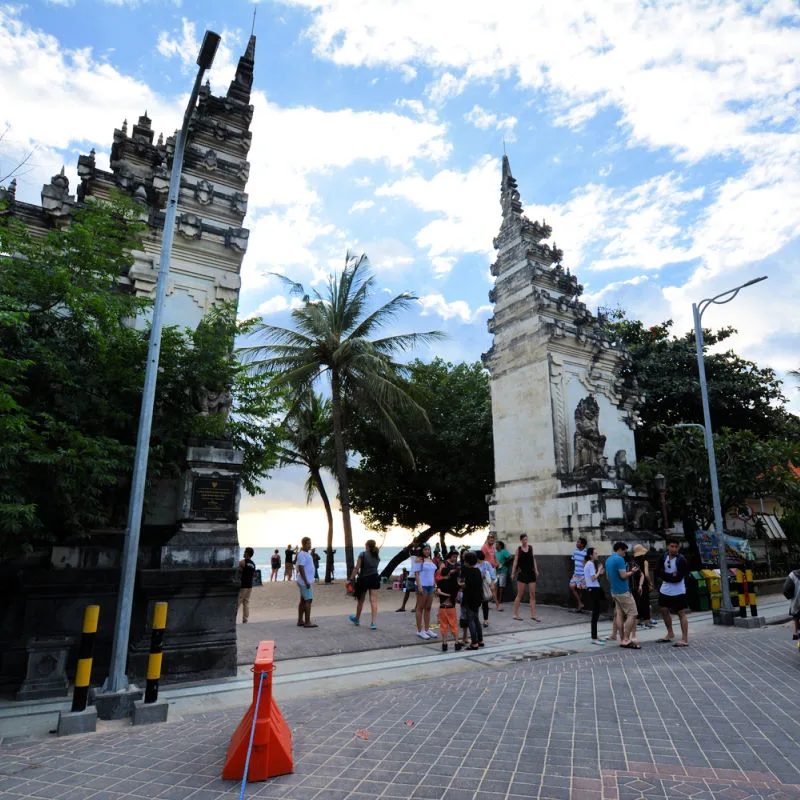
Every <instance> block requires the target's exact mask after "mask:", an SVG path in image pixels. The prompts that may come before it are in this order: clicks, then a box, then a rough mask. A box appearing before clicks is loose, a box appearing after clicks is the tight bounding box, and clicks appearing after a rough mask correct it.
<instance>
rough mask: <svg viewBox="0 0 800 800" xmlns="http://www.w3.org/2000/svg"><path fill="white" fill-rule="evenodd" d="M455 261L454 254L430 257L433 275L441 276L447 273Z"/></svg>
mask: <svg viewBox="0 0 800 800" xmlns="http://www.w3.org/2000/svg"><path fill="white" fill-rule="evenodd" d="M456 261H457V259H456V258H455V256H435V257H434V258H432V259H431V264H432V266H433V273H434V275H436V277H437V278H443V277H444V276H445V275H448V274H449V273H450V272H451V271H452V269H453V267H454V266H455V264H456Z"/></svg>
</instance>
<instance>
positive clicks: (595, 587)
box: [583, 547, 606, 645]
mask: <svg viewBox="0 0 800 800" xmlns="http://www.w3.org/2000/svg"><path fill="white" fill-rule="evenodd" d="M583 569H584V572H583V575H584V579H585V582H586V596H587V598H588V600H589V607H590V608H591V609H592V621H591V634H592V644H597V645H604V644H605V643H606V640H605V639H601V638H600V637H599V636H598V635H597V621H598V620H599V619H600V614H601V613H602V612H603V611H605V609H606V593H605V592H604V591H603V587H602V586H601V585H600V582H599V580H598V578H599V577H600V576H601V575H603V574H604V573H605V569H604V567H603V565H602V564H600V563H598V561H597V550H595V548H594V547H587V548H586V559H585V561H584V564H583Z"/></svg>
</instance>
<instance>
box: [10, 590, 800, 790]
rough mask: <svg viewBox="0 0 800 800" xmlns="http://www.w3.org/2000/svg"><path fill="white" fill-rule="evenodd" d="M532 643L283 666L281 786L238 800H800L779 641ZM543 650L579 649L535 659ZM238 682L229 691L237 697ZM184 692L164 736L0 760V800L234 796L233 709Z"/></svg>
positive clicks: (558, 636) (783, 638)
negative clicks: (638, 646) (209, 707)
mask: <svg viewBox="0 0 800 800" xmlns="http://www.w3.org/2000/svg"><path fill="white" fill-rule="evenodd" d="M782 605H785V602H784V603H783V604H782ZM776 607H777V606H776ZM765 610H768V609H765ZM398 616H400V615H398ZM662 631H663V628H662ZM530 636H531V638H530V639H529V640H527V641H519V642H517V641H515V639H516V638H517V637H514V636H511V637H508V638H506V637H503V636H497V637H494V638H493V640H492V641H491V642H490V643H487V648H485V650H484V651H481V652H480V653H479V654H478V655H476V656H472V655H468V656H465V655H464V654H458V656H459V657H458V658H456V657H455V654H448V655H444V654H441V653H437V652H436V648H437V647H438V645H434V644H430V645H426V646H424V647H423V648H412V649H410V650H408V651H407V652H406V653H397V652H396V651H389V652H386V651H382V652H380V653H374V652H373V653H360V654H349V655H344V656H343V655H338V656H330V657H328V658H327V659H323V658H320V660H319V662H317V660H316V659H315V660H314V663H313V664H311V663H309V661H308V660H307V659H303V660H300V661H296V662H292V663H291V664H290V663H283V664H280V665H279V667H278V670H277V677H276V681H275V693H276V696H278V698H279V702H280V705H281V708H282V710H283V713H284V715H285V717H286V718H287V720H288V722H289V725H290V727H291V728H292V732H293V740H294V756H295V773H294V774H293V775H289V776H284V777H280V778H275V779H272V780H270V781H268V782H266V783H264V784H251V785H248V787H247V792H246V795H245V796H246V798H250V797H283V798H289V799H291V798H298V799H300V798H302V800H311V799H312V798H318V799H319V800H338V798H353V800H356V798H361V800H366V799H367V798H372V799H373V800H374V798H378V797H381V798H384V797H385V798H393V797H396V798H444V799H445V800H462V798H469V797H474V798H479V799H480V800H521V799H522V798H531V797H539V798H552V799H553V800H558V798H570V797H572V798H586V800H600V798H606V799H607V800H627V798H648V799H649V798H673V797H674V798H678V797H681V798H685V797H694V798H701V800H702V799H704V798H715V799H716V798H720V800H722V798H726V797H728V798H739V800H745V799H746V798H764V797H772V798H776V799H777V798H780V797H783V798H800V766H799V765H800V736H798V733H797V730H796V723H797V712H796V709H797V707H798V701H797V698H798V696H800V652H798V650H797V648H796V647H795V646H794V644H793V643H792V642H791V634H790V632H789V630H788V629H786V628H777V629H766V630H753V631H745V630H738V629H719V628H714V627H712V626H711V625H710V623H709V622H708V621H707V620H703V619H701V618H700V616H698V617H696V618H695V620H694V622H693V625H692V628H691V641H692V646H691V647H689V648H686V649H683V650H681V649H677V648H673V647H671V646H669V645H665V644H656V643H655V641H654V640H655V634H653V633H650V632H648V634H647V635H646V636H644V635H643V636H642V637H641V638H642V641H643V649H642V650H641V651H626V650H620V649H619V648H618V647H611V646H609V645H607V646H606V647H604V648H597V647H595V648H592V647H591V645H588V644H586V640H587V632H584V631H582V630H581V629H580V628H578V629H576V628H575V627H574V626H567V627H565V628H563V629H560V630H555V629H554V630H552V631H550V632H542V633H536V634H530ZM519 638H527V637H522V635H519ZM556 640H558V641H556ZM559 642H561V644H559ZM553 649H557V650H560V651H561V652H564V651H567V650H572V649H581V650H584V649H586V650H587V652H579V653H577V654H575V655H570V656H566V657H560V658H548V659H541V660H536V659H535V658H534V656H536V655H538V654H542V653H545V652H548V651H550V652H552V651H553ZM588 650H591V651H592V652H591V653H590V652H588ZM392 653H394V654H395V657H394V658H392V655H391V654H392ZM400 656H402V657H400ZM337 663H338V666H334V665H335V664H337ZM303 666H305V668H303ZM309 667H311V669H309ZM337 672H339V673H340V675H339V677H337V675H336V674H334V673H337ZM396 673H400V674H401V677H402V679H404V680H408V679H409V678H410V679H412V680H414V683H413V685H411V684H409V683H394V682H392V681H394V680H395V675H396ZM415 674H416V675H418V677H416V678H415ZM250 681H251V679H250V680H244V681H239V683H241V684H242V686H241V687H240V688H239V689H237V691H239V692H242V693H243V696H246V697H247V698H248V699H249V694H250V685H251V682H250ZM337 681H338V683H337ZM347 681H351V683H349V684H348V683H347ZM352 681H356V682H357V683H355V684H354V683H352ZM382 681H383V682H387V683H388V685H385V684H384V685H376V684H380V682H382ZM389 682H390V683H389ZM345 685H349V686H351V687H352V686H354V685H355V686H358V687H359V688H357V689H355V690H353V689H352V688H351V689H350V690H344V691H343V690H342V687H344V686H345ZM315 686H317V687H324V692H323V694H322V696H318V695H316V694H314V693H313V689H314V687H315ZM337 686H338V687H339V689H338V690H337V688H336V687H337ZM186 691H190V690H189V689H187V688H184V689H172V690H169V691H168V692H165V695H171V698H170V699H171V702H172V703H173V707H172V708H171V711H170V722H169V723H168V724H166V725H160V726H153V727H148V728H144V729H132V728H130V727H122V726H119V727H117V728H116V729H108V730H106V731H105V732H102V733H97V734H90V735H86V736H80V737H74V738H68V739H62V740H21V741H12V742H10V743H8V744H3V745H0V798H6V799H8V798H14V800H22V799H23V798H25V799H26V800H27V798H33V797H38V798H44V797H47V798H64V799H65V800H78V799H79V800H134V798H137V799H141V798H165V800H170V799H174V800H183V799H184V798H190V799H191V800H212V798H220V797H235V796H238V792H239V787H238V784H236V785H234V784H231V783H225V782H223V781H222V780H221V779H220V778H219V775H220V774H221V768H222V761H223V759H224V754H225V750H226V748H227V744H228V740H229V737H230V734H231V733H232V731H233V729H234V728H235V726H236V724H237V722H238V720H239V719H240V717H241V713H242V711H243V708H238V709H235V710H230V709H220V710H213V711H209V712H208V713H202V714H197V713H192V712H193V711H196V709H197V707H198V703H200V702H203V703H209V701H210V696H209V695H205V696H201V695H196V696H195V697H194V699H193V700H192V701H191V702H188V701H187V703H186V704H184V705H182V701H180V699H179V698H178V697H177V695H176V694H175V693H177V692H186ZM407 723H411V724H410V725H409V724H407ZM360 729H365V730H367V731H368V732H369V738H368V739H361V738H358V737H356V736H355V731H357V730H360Z"/></svg>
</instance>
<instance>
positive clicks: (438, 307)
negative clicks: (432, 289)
mask: <svg viewBox="0 0 800 800" xmlns="http://www.w3.org/2000/svg"><path fill="white" fill-rule="evenodd" d="M419 304H420V305H421V306H422V311H421V312H420V314H421V315H422V316H423V317H427V316H430V315H431V314H435V315H436V316H438V317H441V318H442V319H443V320H444V321H445V322H446V321H447V320H450V319H457V320H460V321H461V322H465V323H472V322H475V321H476V320H477V319H478V317H481V316H483V315H484V314H487V313H489V314H491V312H492V310H493V309H492V306H489V305H484V306H478V308H476V309H475V311H472V310H471V309H470V307H469V304H468V303H467V302H466V301H464V300H452V301H450V302H448V301H447V300H445V299H444V297H443V296H442V295H441V294H426V295H423V296H422V297H420V298H419Z"/></svg>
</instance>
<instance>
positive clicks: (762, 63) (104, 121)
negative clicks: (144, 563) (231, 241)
mask: <svg viewBox="0 0 800 800" xmlns="http://www.w3.org/2000/svg"><path fill="white" fill-rule="evenodd" d="M560 6H564V7H560ZM257 7H258V13H257V17H256V34H257V37H258V45H257V53H256V66H255V80H254V87H253V88H254V93H253V103H254V105H255V118H254V122H253V134H254V139H253V147H252V150H251V152H250V159H251V162H252V169H251V179H250V184H249V186H248V190H249V193H250V208H249V215H248V220H247V224H248V226H249V227H250V228H251V231H252V234H251V245H250V249H249V251H248V254H247V257H246V260H245V265H244V268H243V279H244V287H243V291H242V296H241V311H242V313H243V314H247V313H252V312H260V313H263V314H265V315H266V317H267V318H268V319H269V320H270V321H271V322H276V323H281V322H282V321H285V319H286V317H287V309H288V302H287V298H286V296H285V294H284V293H283V291H282V289H281V287H280V286H279V285H278V283H277V282H276V280H275V279H274V278H270V277H268V273H269V272H271V271H274V270H277V271H283V272H286V273H287V274H289V275H291V276H292V277H293V278H296V279H298V280H301V281H303V282H304V283H308V284H311V283H313V282H315V281H319V280H320V278H321V277H322V276H323V275H324V274H325V273H326V272H327V271H328V270H329V269H330V268H331V267H333V266H339V265H341V263H342V261H343V258H344V252H345V249H346V248H347V247H350V248H352V249H356V250H361V249H364V250H366V252H367V254H368V255H369V257H370V261H371V263H372V265H373V268H374V271H375V272H376V274H377V276H378V281H379V284H380V286H381V287H382V288H385V289H387V290H390V291H392V292H397V291H401V290H406V289H407V290H411V291H413V292H414V293H415V294H417V295H418V296H419V297H420V298H421V300H420V305H419V309H418V311H417V312H416V313H411V314H409V315H408V316H407V317H406V318H404V319H403V320H402V324H401V327H402V328H403V329H406V330H411V329H415V330H423V329H430V328H439V329H442V330H444V331H446V332H447V333H448V334H449V339H448V341H447V342H445V343H444V344H442V345H437V347H436V352H437V353H439V354H441V355H444V356H445V357H447V358H450V359H469V360H474V359H477V358H478V357H479V355H480V353H481V352H482V351H484V350H486V349H488V346H489V344H490V340H489V336H488V334H487V332H486V318H487V317H488V316H489V313H490V309H489V307H488V299H487V292H488V290H489V288H490V286H491V282H490V277H489V273H488V266H489V264H490V262H491V259H492V252H493V251H492V237H493V236H494V234H495V233H496V232H497V229H498V227H499V212H500V207H499V202H498V200H499V181H500V158H501V156H502V152H503V142H504V140H505V147H506V150H507V152H508V154H509V157H510V159H511V165H512V169H513V172H514V175H515V177H516V178H517V180H518V182H519V186H520V190H521V194H522V200H523V203H524V204H525V207H526V212H527V214H528V216H529V217H531V218H539V219H541V218H542V217H545V218H546V219H547V222H548V223H549V224H551V225H552V226H553V230H554V234H553V238H554V239H555V241H556V242H557V243H558V246H559V247H561V248H562V249H563V250H564V252H565V260H564V263H565V265H567V266H569V267H570V268H571V269H572V270H573V271H574V272H576V273H577V275H578V277H579V279H580V280H581V282H582V283H583V284H584V286H585V292H586V296H585V298H584V299H585V300H586V302H587V303H588V304H589V306H590V307H591V308H596V307H597V306H599V305H603V306H608V305H621V306H623V307H624V308H626V309H627V310H628V312H629V313H630V314H631V315H634V316H638V317H640V318H642V319H644V320H645V321H646V322H647V323H650V324H652V323H656V322H659V321H661V320H663V319H666V318H673V319H675V320H676V324H677V327H678V329H680V330H685V329H687V328H688V327H689V325H690V312H691V303H692V301H693V300H697V299H701V298H703V297H708V296H710V295H713V294H716V293H717V292H719V291H722V290H724V289H725V288H728V287H729V286H733V285H737V284H739V283H742V282H744V281H746V280H749V279H750V278H752V277H755V276H757V275H761V274H766V275H769V281H766V282H764V283H762V284H760V285H758V286H756V287H754V288H753V289H749V290H747V294H746V295H745V294H742V295H740V297H739V298H737V300H736V301H735V302H734V303H732V304H731V305H728V306H725V307H722V308H719V309H712V310H711V311H709V312H708V314H707V316H706V320H707V324H709V325H711V326H716V325H724V324H733V325H734V326H735V327H737V328H738V329H739V332H740V333H739V335H738V337H737V339H736V342H735V346H736V348H737V349H738V350H739V351H740V352H741V353H742V354H744V355H745V356H747V357H750V358H753V359H755V360H757V361H759V362H761V363H764V364H769V365H771V366H773V367H775V369H777V370H778V371H779V373H781V374H783V373H785V371H786V370H788V369H792V368H797V367H798V366H800V357H799V356H798V351H800V348H798V333H799V332H800V316H798V314H797V301H798V298H800V278H798V273H799V270H798V263H799V262H800V114H798V100H800V55H798V54H800V10H798V5H797V4H796V3H795V2H792V0H773V1H772V2H750V3H747V4H743V3H733V2H714V0H705V1H702V2H701V1H700V0H697V1H696V2H689V1H688V0H687V1H686V2H681V1H680V0H671V1H670V2H660V1H658V0H656V1H655V2H646V3H645V2H641V3H636V2H619V3H615V2H604V3H602V4H600V3H596V2H589V0H572V1H571V2H570V3H567V4H554V3H544V2H534V1H533V0H529V1H526V0H513V1H512V0H495V2H492V3H486V2H484V1H483V0H477V1H476V2H472V1H471V0H462V2H456V1H455V0H437V2H430V0H403V1H402V2H394V0H391V1H390V0H284V1H283V2H278V1H277V0H273V2H261V3H259V4H258V6H257ZM253 8H254V5H253V3H251V2H245V1H244V0H242V1H241V2H236V1H235V0H231V1H230V2H226V3H225V4H221V3H219V2H210V0H209V2H189V0H184V2H182V3H180V2H171V1H170V2H166V1H163V2H159V1H158V0H154V1H153V2H145V0H140V1H138V2H136V1H135V0H128V1H127V2H126V0H106V1H104V0H57V1H56V0H51V2H35V3H27V4H25V3H19V4H10V5H9V4H2V3H0V130H2V129H4V128H6V127H7V131H6V134H5V136H4V139H3V141H2V143H0V174H3V170H2V167H3V166H5V165H6V164H10V163H13V161H14V159H15V158H16V157H17V156H18V154H20V153H24V152H27V151H28V150H30V149H31V148H35V152H34V155H33V158H32V160H31V165H32V169H31V170H30V172H28V173H27V174H25V175H23V176H22V177H21V178H20V180H19V188H18V196H19V197H21V198H23V199H27V200H37V199H38V196H39V192H40V190H41V185H42V183H43V182H45V181H47V180H49V177H50V176H51V175H52V174H54V173H55V172H56V171H57V170H58V169H60V168H61V165H62V164H65V165H66V168H67V174H68V175H70V176H71V177H72V186H73V188H74V186H75V185H76V184H75V164H76V161H77V156H78V154H79V153H80V152H85V151H87V150H88V149H89V148H90V147H95V148H96V149H97V151H98V159H99V160H100V161H101V163H102V159H103V158H106V159H107V157H108V151H109V148H110V143H111V136H112V132H113V129H114V127H119V125H120V124H121V122H122V120H123V119H124V118H127V119H128V120H129V121H131V122H133V120H134V119H135V118H136V117H137V116H138V115H139V114H141V113H143V112H144V110H145V109H147V110H148V112H149V113H150V116H151V117H152V118H153V125H154V127H155V128H156V130H157V131H161V130H163V131H165V132H171V131H172V130H173V129H174V128H175V127H176V124H177V122H178V119H179V115H180V113H181V109H182V107H183V104H184V103H185V98H186V93H187V91H188V89H189V87H190V84H191V75H192V73H193V69H194V68H193V64H194V59H195V57H196V53H197V45H198V42H199V40H200V38H201V37H202V32H203V30H204V29H206V28H212V29H214V30H217V31H218V32H220V33H222V34H223V45H222V47H221V50H220V52H219V54H218V57H217V62H216V64H215V67H214V69H213V70H212V73H211V81H212V87H213V88H214V89H215V90H217V91H222V90H224V89H225V88H226V87H227V84H228V82H229V81H230V78H231V76H232V72H233V70H234V68H235V63H236V59H237V58H238V56H239V55H240V53H241V52H242V51H243V49H244V46H245V44H246V38H247V36H248V34H249V32H250V25H251V21H252V13H253ZM421 355H423V356H424V357H427V356H429V355H430V353H423V354H421ZM795 387H796V383H795V382H793V381H792V380H791V379H789V381H788V382H787V393H788V394H789V395H790V396H792V397H793V408H794V409H798V408H799V407H800V405H799V404H798V397H799V396H800V393H798V392H797V391H796V388H795ZM296 477H297V476H292V475H291V474H289V475H287V476H280V475H276V477H275V479H274V480H273V481H272V482H271V483H270V486H269V496H268V497H267V498H265V499H261V500H259V501H257V502H255V503H253V502H252V501H250V503H249V504H248V505H247V506H246V507H245V509H244V510H245V512H246V514H245V516H247V514H252V517H253V518H252V520H251V524H252V526H253V528H252V529H253V530H255V529H256V527H257V525H260V524H261V522H256V520H257V519H258V520H262V517H261V516H258V513H260V512H261V511H263V510H267V509H268V510H269V512H270V514H272V515H273V516H272V517H271V518H270V519H271V520H272V522H271V523H270V525H269V526H268V527H270V528H271V527H273V525H274V526H284V527H286V526H292V525H294V523H292V521H291V520H293V519H294V520H300V516H302V515H300V512H299V511H298V510H297V506H298V505H301V504H302V497H301V493H300V491H299V489H298V488H297V486H298V481H297V480H296ZM278 509H283V510H284V511H285V512H286V513H287V514H288V515H289V516H287V517H286V518H285V519H284V518H280V519H279V518H278V517H275V516H274V515H275V514H276V513H277V510H278ZM308 513H309V514H312V515H317V514H318V513H319V511H318V509H312V510H310V511H309V512H308ZM292 514H294V515H295V516H291V515H292ZM308 519H310V517H309V518H308ZM315 519H316V517H315ZM262 521H263V520H262ZM297 524H298V525H299V526H300V527H303V525H304V524H305V523H301V522H297ZM315 524H316V523H315ZM279 538H280V540H281V541H283V538H285V537H284V536H281V537H279ZM258 543H261V542H260V541H259V542H258ZM264 543H271V541H270V542H267V541H266V540H265V541H264Z"/></svg>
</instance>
